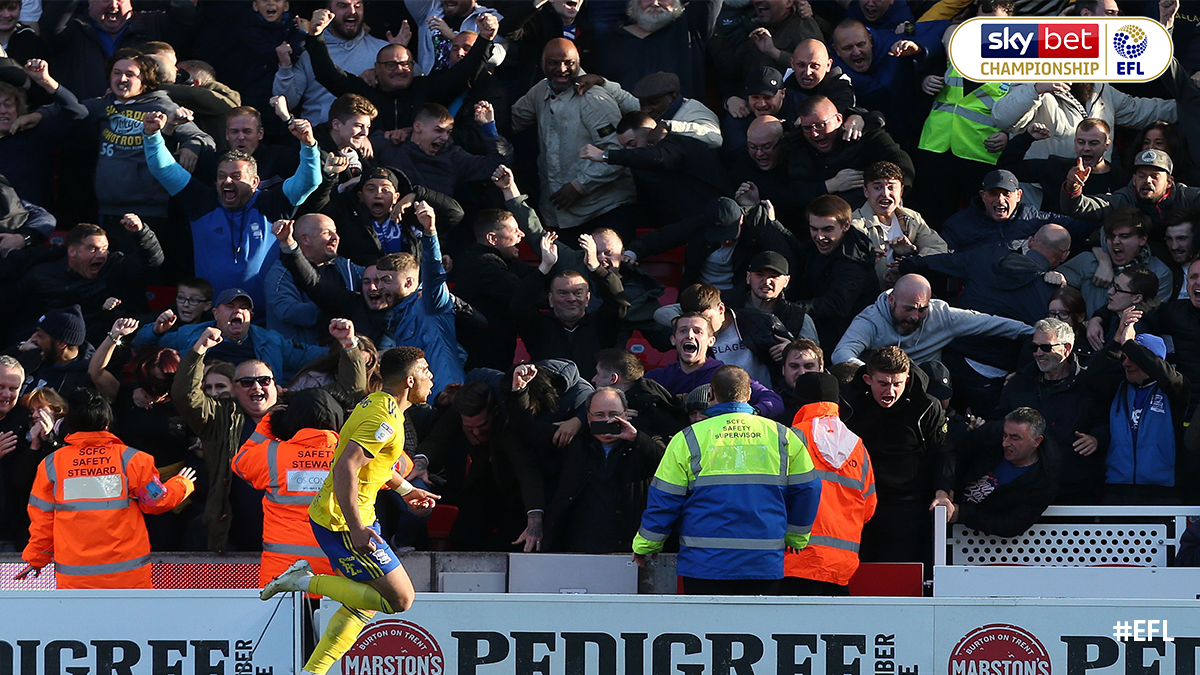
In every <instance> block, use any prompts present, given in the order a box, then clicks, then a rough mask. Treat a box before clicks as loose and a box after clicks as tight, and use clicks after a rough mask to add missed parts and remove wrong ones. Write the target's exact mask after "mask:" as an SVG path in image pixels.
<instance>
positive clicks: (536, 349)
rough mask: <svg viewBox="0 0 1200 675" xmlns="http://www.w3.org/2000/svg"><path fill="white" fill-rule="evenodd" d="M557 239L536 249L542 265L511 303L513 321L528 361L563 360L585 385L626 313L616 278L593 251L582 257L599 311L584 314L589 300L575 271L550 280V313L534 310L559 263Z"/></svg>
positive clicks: (547, 237)
mask: <svg viewBox="0 0 1200 675" xmlns="http://www.w3.org/2000/svg"><path fill="white" fill-rule="evenodd" d="M556 240H557V236H556V235H555V234H553V233H548V234H545V235H543V236H542V239H541V241H540V242H538V243H539V245H540V248H541V262H540V263H539V264H538V268H537V271H538V274H529V275H527V276H526V277H525V279H524V280H523V281H522V282H521V285H520V287H518V290H517V293H516V295H514V296H513V298H512V305H511V308H512V309H511V311H512V317H513V323H514V324H515V325H516V328H517V334H518V335H520V336H521V339H522V340H523V341H524V342H525V347H526V349H528V350H529V356H530V357H531V358H532V359H534V360H535V361H536V360H543V359H567V360H569V361H574V362H575V365H577V366H578V367H579V374H580V376H582V377H583V378H584V379H589V380H590V379H591V378H592V376H593V375H595V374H596V352H598V351H600V350H601V349H604V348H607V347H612V346H613V345H614V344H615V343H616V340H617V333H618V332H620V329H621V321H622V320H623V319H624V318H625V313H626V312H627V311H628V309H629V300H628V299H626V297H625V288H624V286H622V285H621V277H620V276H618V275H617V273H616V272H615V271H613V270H612V269H610V268H607V267H604V266H603V265H601V264H600V261H599V258H598V256H597V254H596V251H595V248H594V247H592V249H591V250H588V251H586V254H587V255H586V258H585V263H584V264H585V265H586V266H587V271H588V274H589V275H590V276H591V277H592V278H593V279H594V280H595V281H596V287H597V290H598V291H599V294H600V306H599V308H597V309H595V310H593V311H590V312H589V311H588V306H589V305H590V304H591V299H592V294H591V292H590V291H589V289H588V279H587V277H585V276H584V275H582V274H580V273H579V272H577V271H575V270H563V271H561V272H558V273H557V274H555V275H554V276H553V277H551V279H550V286H549V295H548V296H547V297H548V301H549V305H550V312H543V311H541V310H540V309H539V307H540V306H542V303H541V298H540V297H539V296H541V294H542V293H545V292H546V290H545V289H546V285H545V282H546V277H548V276H550V272H551V270H553V268H554V265H555V263H557V262H558V248H557V247H556V246H555V245H554V243H555V241H556Z"/></svg>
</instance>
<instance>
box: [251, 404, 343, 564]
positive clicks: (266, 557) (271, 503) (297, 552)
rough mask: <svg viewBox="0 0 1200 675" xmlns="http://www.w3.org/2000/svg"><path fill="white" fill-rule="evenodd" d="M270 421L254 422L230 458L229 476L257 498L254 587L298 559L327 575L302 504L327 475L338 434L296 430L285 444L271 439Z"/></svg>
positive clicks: (318, 489)
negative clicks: (259, 542)
mask: <svg viewBox="0 0 1200 675" xmlns="http://www.w3.org/2000/svg"><path fill="white" fill-rule="evenodd" d="M270 420H271V416H270V415H268V416H266V417H264V418H263V419H262V421H261V422H259V423H258V426H257V427H256V428H255V429H254V433H253V434H251V435H250V440H248V441H246V442H245V443H244V444H242V447H241V449H240V450H238V453H237V454H236V455H234V456H233V472H234V473H236V474H237V475H239V476H241V477H242V478H244V479H245V480H246V481H247V482H248V483H250V484H251V485H253V486H254V488H255V489H256V490H265V491H266V493H265V494H264V495H263V554H262V564H261V565H260V568H259V574H258V581H259V584H260V585H262V584H266V583H267V582H268V581H270V580H271V579H274V578H275V577H276V576H278V575H279V574H280V573H282V572H283V571H284V570H285V569H287V567H288V565H291V564H292V563H293V562H295V561H296V560H297V559H300V558H304V559H305V560H307V561H308V562H309V564H310V565H312V567H313V571H314V572H316V573H317V574H333V568H332V567H331V566H330V564H329V558H327V557H326V556H325V552H324V551H322V550H321V547H320V545H318V544H317V539H316V537H315V536H313V531H312V525H310V524H309V522H308V505H309V503H310V502H312V500H313V497H316V496H317V493H318V492H319V491H320V490H321V484H322V483H324V482H325V477H326V476H328V475H329V465H330V462H331V461H332V460H333V450H334V448H336V447H337V442H338V435H337V433H336V432H333V431H322V430H320V429H301V430H300V431H299V432H297V433H296V435H295V437H293V438H292V440H290V441H281V440H279V439H277V438H275V437H274V436H272V435H271V424H270Z"/></svg>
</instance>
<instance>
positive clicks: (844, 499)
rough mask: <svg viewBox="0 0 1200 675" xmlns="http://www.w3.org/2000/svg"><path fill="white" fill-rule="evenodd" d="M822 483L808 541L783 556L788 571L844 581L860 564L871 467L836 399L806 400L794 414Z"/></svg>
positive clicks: (871, 497) (871, 498)
mask: <svg viewBox="0 0 1200 675" xmlns="http://www.w3.org/2000/svg"><path fill="white" fill-rule="evenodd" d="M792 428H793V429H794V430H795V431H796V435H797V436H800V438H802V439H803V440H804V445H805V447H806V448H808V454H809V456H811V457H812V461H813V467H814V468H815V469H816V473H817V476H818V477H820V479H821V481H822V484H821V506H820V507H819V508H818V509H817V519H816V520H815V521H814V522H813V526H812V536H810V537H809V538H808V546H806V547H804V548H803V549H801V550H800V551H799V552H797V553H791V552H789V553H788V554H787V555H786V556H784V560H783V570H784V574H785V575H786V576H789V577H800V578H803V579H813V580H815V581H825V582H828V583H831V584H838V585H839V586H845V585H846V584H849V583H850V577H852V576H854V572H855V570H857V569H858V547H859V543H860V542H861V541H862V529H863V523H865V522H867V521H868V520H870V519H871V516H873V515H874V514H875V504H876V502H877V501H878V500H877V498H876V496H875V472H874V471H873V470H872V469H871V460H870V458H869V457H868V456H867V449H866V448H864V447H863V444H862V439H860V438H859V437H858V436H856V435H855V434H854V432H852V431H850V430H849V429H848V428H846V425H845V424H843V423H842V420H841V418H839V417H838V404H837V403H830V402H824V401H823V402H819V403H810V404H808V405H806V406H804V407H803V408H800V410H799V412H797V413H796V418H795V419H794V420H792Z"/></svg>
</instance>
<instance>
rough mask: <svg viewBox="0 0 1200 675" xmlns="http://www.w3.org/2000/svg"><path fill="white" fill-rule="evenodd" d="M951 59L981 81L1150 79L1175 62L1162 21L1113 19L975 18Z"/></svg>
mask: <svg viewBox="0 0 1200 675" xmlns="http://www.w3.org/2000/svg"><path fill="white" fill-rule="evenodd" d="M950 60H951V62H952V63H953V64H954V68H955V69H956V70H958V72H960V73H962V75H963V77H965V78H967V79H969V80H975V81H977V82H1146V81H1149V80H1153V79H1154V78H1156V77H1158V76H1159V75H1161V74H1162V73H1163V72H1164V71H1165V70H1166V69H1167V66H1168V65H1169V64H1170V62H1171V37H1170V36H1169V35H1168V34H1167V31H1166V29H1165V28H1163V27H1162V25H1161V24H1159V23H1158V22H1157V21H1153V20H1151V19H1146V18H1139V17H1113V18H1080V17H1070V18H1029V19H1019V18H1013V19H994V18H975V19H971V20H969V21H966V22H964V23H963V24H962V25H960V26H959V27H958V28H956V29H955V31H954V34H953V35H952V36H951V38H950Z"/></svg>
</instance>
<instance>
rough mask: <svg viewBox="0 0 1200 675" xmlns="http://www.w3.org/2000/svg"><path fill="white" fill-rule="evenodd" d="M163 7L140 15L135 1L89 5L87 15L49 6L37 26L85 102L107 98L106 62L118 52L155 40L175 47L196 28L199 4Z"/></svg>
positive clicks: (73, 5)
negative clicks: (135, 6)
mask: <svg viewBox="0 0 1200 675" xmlns="http://www.w3.org/2000/svg"><path fill="white" fill-rule="evenodd" d="M164 5H165V8H166V10H167V11H166V12H160V11H137V12H135V11H134V10H133V2H132V0H88V3H87V11H86V12H83V13H76V11H75V10H76V9H77V8H78V6H79V3H78V2H62V3H57V2H51V3H46V7H45V11H44V12H43V13H42V17H41V19H40V20H39V22H38V25H39V26H40V27H41V29H42V30H41V33H42V37H44V38H46V41H47V42H48V43H49V44H50V49H51V51H52V52H53V56H52V60H53V61H54V65H55V68H56V69H58V70H60V71H61V72H62V78H61V79H62V82H63V86H65V87H66V88H68V89H70V90H71V91H73V92H75V94H76V95H77V96H79V97H80V99H85V98H91V97H93V96H103V95H104V89H105V80H106V78H105V72H104V71H105V67H104V61H105V59H107V58H108V57H109V56H111V55H112V54H113V52H115V51H117V50H118V49H123V48H126V47H135V46H137V45H139V44H142V43H143V42H148V41H150V40H166V41H168V42H173V41H175V40H176V39H178V38H179V37H181V35H180V34H181V33H182V32H184V31H186V30H187V29H190V28H191V27H192V26H193V25H194V23H195V20H196V7H195V4H193V3H191V2H186V1H185V0H173V1H172V2H169V3H164Z"/></svg>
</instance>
